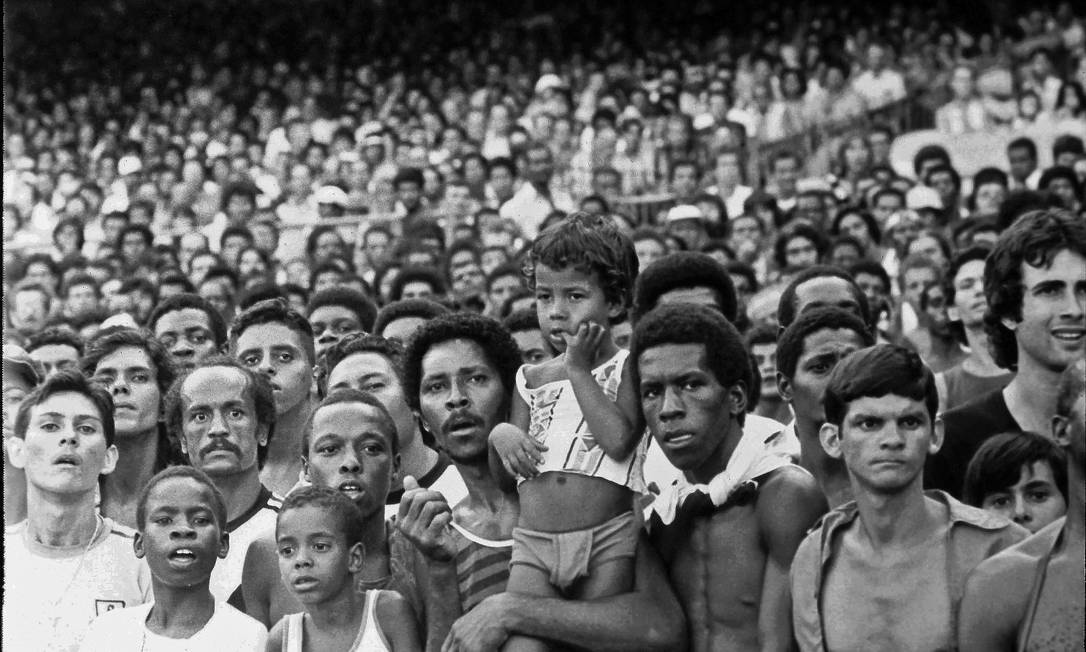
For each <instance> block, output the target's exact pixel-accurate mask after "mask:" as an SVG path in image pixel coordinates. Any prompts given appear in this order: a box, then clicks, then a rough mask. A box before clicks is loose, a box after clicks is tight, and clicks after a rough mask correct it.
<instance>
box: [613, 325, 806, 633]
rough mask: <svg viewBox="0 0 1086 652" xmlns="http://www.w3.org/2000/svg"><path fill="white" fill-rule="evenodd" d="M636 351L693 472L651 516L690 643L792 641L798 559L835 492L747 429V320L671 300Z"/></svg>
mask: <svg viewBox="0 0 1086 652" xmlns="http://www.w3.org/2000/svg"><path fill="white" fill-rule="evenodd" d="M630 354H631V357H632V359H634V360H635V367H634V376H635V378H639V390H640V395H641V407H642V409H643V410H644V414H645V421H646V423H647V424H648V427H649V431H650V432H651V433H652V436H653V439H655V440H656V442H657V443H658V444H659V445H660V447H661V448H662V449H663V451H664V453H665V454H666V455H667V458H668V461H670V462H671V463H672V464H673V465H675V466H676V467H677V468H679V469H680V470H681V471H682V473H683V476H682V477H681V478H679V479H678V480H676V481H675V482H674V483H673V484H671V485H670V486H667V487H663V488H662V493H661V495H660V496H658V497H657V498H656V500H655V502H654V503H653V505H652V507H651V510H650V512H649V516H648V526H649V528H650V535H651V538H652V541H653V543H654V544H655V547H656V549H657V550H658V551H659V552H660V554H661V555H662V556H663V558H664V563H665V564H666V565H667V566H668V569H669V573H670V576H671V583H672V585H673V586H674V587H675V589H676V591H677V592H678V594H679V599H680V601H681V602H682V605H683V608H684V610H685V612H686V616H687V619H688V620H689V622H690V632H691V641H690V643H691V649H692V650H694V651H695V652H701V651H705V650H725V649H727V650H788V649H791V646H792V629H791V622H790V620H789V610H790V605H789V601H788V569H789V567H790V565H791V563H792V556H793V554H794V553H795V551H796V547H797V546H798V545H799V543H800V541H801V540H802V539H803V536H804V533H806V531H807V529H808V528H809V527H811V525H812V524H813V523H814V522H815V521H816V520H817V519H818V517H819V516H820V515H821V514H822V513H823V512H824V511H825V509H826V503H825V500H824V499H823V497H822V494H821V492H820V491H819V489H818V485H817V483H816V482H815V480H814V478H813V477H812V476H811V475H810V474H809V473H808V472H807V471H805V470H803V469H802V468H800V467H797V466H794V465H792V464H791V462H790V458H789V456H788V455H787V454H785V453H783V452H782V451H780V450H778V449H776V448H775V447H774V446H773V445H772V443H771V442H770V441H767V440H766V439H765V438H763V437H762V436H760V435H757V434H755V433H753V432H745V431H744V429H743V421H744V417H745V416H747V415H746V401H747V388H746V383H747V382H748V379H749V378H750V374H751V372H750V368H749V365H750V359H749V357H748V356H747V354H746V350H745V349H744V346H743V341H742V338H741V337H740V335H739V332H738V331H736V330H735V327H734V326H732V325H731V323H729V322H728V321H727V320H726V319H724V318H723V317H722V316H721V315H720V314H718V313H717V312H715V311H713V310H710V309H707V308H705V307H702V306H691V305H674V306H660V307H658V308H656V309H655V310H653V311H652V312H650V313H648V314H647V315H645V316H644V317H642V319H641V320H640V321H639V322H638V324H637V327H636V328H635V330H634V338H633V346H632V347H631V350H630Z"/></svg>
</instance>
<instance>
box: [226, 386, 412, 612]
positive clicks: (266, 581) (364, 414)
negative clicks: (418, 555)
mask: <svg viewBox="0 0 1086 652" xmlns="http://www.w3.org/2000/svg"><path fill="white" fill-rule="evenodd" d="M302 445H303V446H304V449H303V450H305V451H306V452H305V454H304V456H303V468H304V469H305V479H306V480H307V481H308V482H310V483H312V484H314V485H317V486H320V487H329V488H332V489H337V490H339V491H342V492H343V493H344V494H346V495H347V496H348V497H349V498H351V499H352V500H353V501H354V502H355V504H356V505H358V508H359V510H360V511H361V512H362V517H363V529H364V531H365V534H364V536H363V545H364V546H365V548H366V559H365V563H364V565H363V568H362V571H361V572H360V573H358V576H357V577H358V588H359V590H366V589H393V590H396V591H399V592H400V593H401V594H402V595H403V596H404V597H407V598H408V599H409V600H410V598H411V597H412V596H415V595H417V592H416V591H415V590H414V589H413V587H412V586H411V585H412V583H413V581H414V580H413V578H412V577H411V573H410V565H411V561H410V560H411V556H412V555H413V551H412V548H411V545H410V544H409V543H407V541H406V540H405V539H403V537H400V536H398V535H396V534H395V532H394V529H393V528H390V527H388V526H387V525H386V522H385V516H384V504H385V496H387V495H388V490H389V487H390V486H391V485H392V478H393V477H394V476H395V475H396V474H397V473H398V471H399V462H400V459H399V449H398V444H397V439H396V425H395V422H394V420H393V418H392V417H391V416H390V415H389V412H388V410H386V409H385V407H384V406H383V405H382V404H381V403H380V402H379V401H378V400H377V399H376V398H374V396H373V395H371V394H368V393H366V392H359V391H358V390H355V389H337V390H333V391H332V392H331V393H330V394H329V395H328V396H327V397H326V398H325V399H324V400H323V401H322V402H321V403H320V405H318V406H317V409H316V410H315V411H314V413H313V428H312V432H311V434H310V435H309V436H307V437H305V440H304V442H303V444H302ZM241 590H242V595H243V597H244V600H245V612H246V613H247V614H249V615H250V616H252V617H253V618H256V619H257V620H259V621H260V622H262V623H264V625H265V626H266V627H271V626H272V625H274V624H275V623H277V622H279V619H280V618H282V617H283V616H284V615H286V614H291V613H298V612H300V611H302V605H301V603H299V602H298V601H297V599H296V598H295V597H294V595H293V594H291V592H290V591H289V590H287V587H286V586H285V585H284V584H283V582H282V581H280V573H279V555H278V550H277V547H276V544H275V533H274V531H269V532H267V534H266V536H262V537H260V538H258V539H256V540H255V541H253V543H252V544H251V545H250V546H249V550H248V553H247V554H246V556H245V566H244V570H243V571H242V580H241ZM412 607H413V608H414V609H415V611H416V613H418V612H419V611H420V605H418V604H412Z"/></svg>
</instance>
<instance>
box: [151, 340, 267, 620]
mask: <svg viewBox="0 0 1086 652" xmlns="http://www.w3.org/2000/svg"><path fill="white" fill-rule="evenodd" d="M166 417H167V423H168V424H169V427H170V431H171V432H173V433H176V434H177V435H178V436H179V438H180V440H181V449H182V451H184V453H185V455H187V456H188V461H189V463H190V464H192V466H194V467H196V468H198V469H200V470H201V471H203V472H204V473H206V474H207V475H208V477H210V478H211V482H212V483H213V484H214V485H215V488H216V489H218V490H219V492H220V493H221V494H222V497H223V500H224V501H225V503H226V522H225V523H224V524H223V531H224V532H225V533H227V534H228V535H229V537H230V546H229V550H228V551H227V554H226V556H225V557H224V558H223V559H222V560H221V561H219V562H218V563H217V564H215V570H214V571H213V572H212V573H211V593H212V595H214V596H215V599H216V600H218V601H223V602H225V601H229V602H230V603H231V604H232V605H233V606H235V607H237V608H238V609H242V608H243V607H244V601H243V599H242V593H241V589H240V586H241V576H242V567H243V565H244V563H245V552H246V551H247V550H248V549H249V544H250V543H251V542H253V541H254V540H256V539H257V537H259V536H260V535H262V534H266V533H267V532H268V531H269V530H271V529H274V527H275V517H276V515H277V514H278V513H279V507H280V506H281V505H282V504H283V499H282V498H281V497H279V496H277V495H275V494H273V493H272V492H271V490H270V489H268V488H267V487H265V486H264V485H263V484H261V482H260V468H261V466H263V463H264V459H265V458H266V457H267V452H268V448H267V447H268V442H269V441H270V440H271V438H272V434H273V430H274V428H275V399H274V398H273V397H272V390H271V387H270V386H269V385H268V382H267V380H266V379H265V378H264V377H263V376H262V375H260V374H257V373H255V372H253V371H250V370H249V369H246V368H245V367H244V366H243V365H242V364H241V363H240V362H238V361H237V360H234V359H233V358H228V357H226V356H215V357H212V358H209V359H208V360H205V361H204V362H202V363H200V366H198V367H197V368H196V369H194V370H193V371H191V372H189V374H188V375H187V376H184V377H182V378H180V379H178V380H177V382H175V383H174V384H173V387H171V388H170V393H169V395H168V396H167V397H166Z"/></svg>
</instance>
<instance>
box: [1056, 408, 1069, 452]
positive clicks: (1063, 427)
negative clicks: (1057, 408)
mask: <svg viewBox="0 0 1086 652" xmlns="http://www.w3.org/2000/svg"><path fill="white" fill-rule="evenodd" d="M1069 425H1071V421H1070V419H1068V418H1067V417H1065V416H1061V415H1059V414H1057V415H1055V416H1053V417H1052V439H1053V440H1055V442H1056V443H1057V444H1059V445H1060V446H1063V447H1066V446H1068V445H1070V443H1071V435H1070V433H1069V432H1068V430H1070V428H1068V426H1069Z"/></svg>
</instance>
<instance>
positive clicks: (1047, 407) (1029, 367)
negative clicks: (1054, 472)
mask: <svg viewBox="0 0 1086 652" xmlns="http://www.w3.org/2000/svg"><path fill="white" fill-rule="evenodd" d="M984 294H985V296H986V298H987V299H988V310H987V312H986V313H985V315H984V325H985V329H986V330H987V331H988V340H989V343H990V344H991V348H992V353H993V357H994V358H995V362H996V364H998V365H999V366H1001V367H1004V368H1006V369H1011V370H1013V371H1015V372H1016V375H1015V377H1014V380H1012V381H1011V382H1010V384H1008V385H1007V386H1006V387H1004V388H1003V389H1001V390H996V391H993V392H989V393H987V394H984V395H982V396H979V397H977V398H976V399H975V400H973V401H971V402H969V403H966V404H964V405H962V406H960V407H957V408H954V409H953V410H949V411H948V412H946V413H945V414H944V415H943V420H944V422H945V423H946V444H945V445H944V446H943V448H942V450H940V451H939V453H938V454H937V455H935V456H933V457H932V458H931V459H930V460H929V461H928V466H927V469H926V471H925V477H924V479H925V485H926V486H927V487H929V488H934V489H942V490H944V491H946V492H948V493H950V494H951V495H953V496H955V497H957V496H960V495H961V491H962V481H963V479H964V477H965V469H966V466H967V465H968V463H969V460H970V459H971V458H972V457H973V454H974V453H975V452H976V450H977V448H979V447H980V445H981V444H982V443H984V441H985V440H987V439H988V438H989V437H991V436H993V435H996V434H999V433H1001V432H1021V431H1023V430H1030V431H1033V432H1045V431H1046V430H1047V429H1048V427H1049V422H1050V421H1051V419H1052V416H1053V415H1055V414H1056V394H1057V392H1056V388H1057V386H1058V385H1059V380H1060V374H1062V373H1063V371H1064V369H1066V368H1067V367H1068V366H1069V365H1071V364H1072V363H1074V362H1075V361H1076V360H1081V359H1082V357H1083V355H1084V354H1086V224H1084V223H1083V222H1082V220H1081V219H1079V218H1078V217H1076V216H1075V215H1074V214H1072V213H1070V212H1067V211H1064V210H1059V209H1051V210H1039V211H1033V212H1030V213H1026V214H1025V215H1023V216H1022V217H1020V218H1019V219H1018V221H1016V222H1015V223H1014V224H1012V225H1011V226H1010V227H1009V228H1008V229H1007V230H1006V231H1004V232H1003V234H1002V235H1001V236H1000V237H999V241H998V242H996V246H995V249H993V250H992V253H991V254H990V255H989V256H988V259H987V261H986V262H985V266H984Z"/></svg>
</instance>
